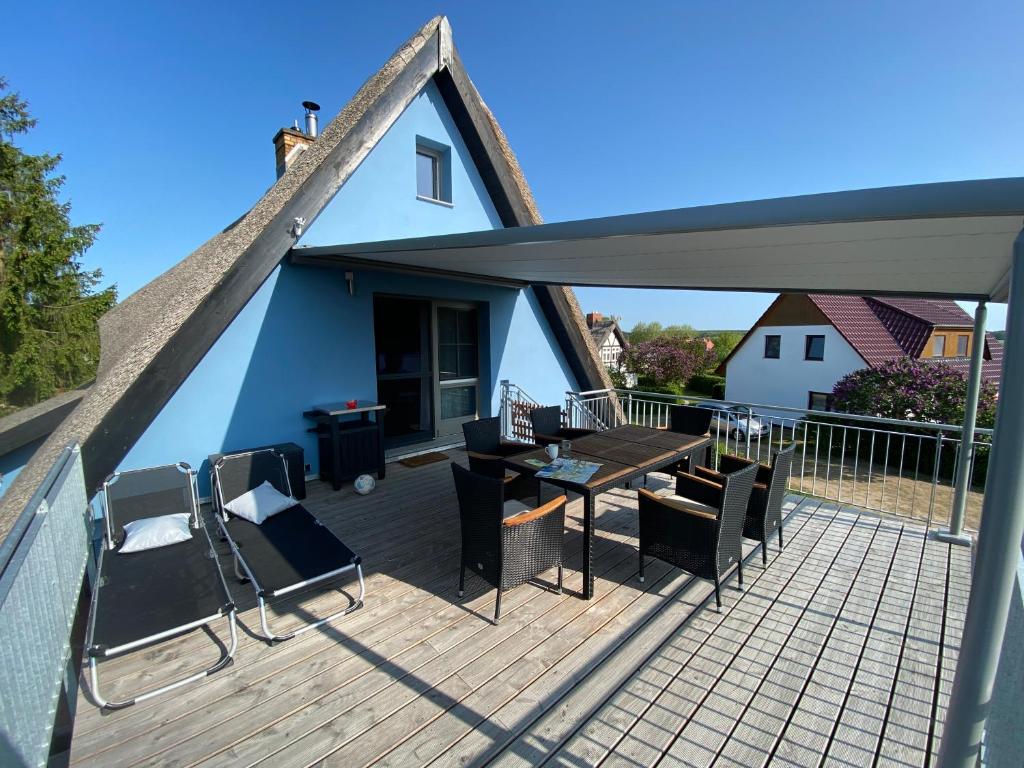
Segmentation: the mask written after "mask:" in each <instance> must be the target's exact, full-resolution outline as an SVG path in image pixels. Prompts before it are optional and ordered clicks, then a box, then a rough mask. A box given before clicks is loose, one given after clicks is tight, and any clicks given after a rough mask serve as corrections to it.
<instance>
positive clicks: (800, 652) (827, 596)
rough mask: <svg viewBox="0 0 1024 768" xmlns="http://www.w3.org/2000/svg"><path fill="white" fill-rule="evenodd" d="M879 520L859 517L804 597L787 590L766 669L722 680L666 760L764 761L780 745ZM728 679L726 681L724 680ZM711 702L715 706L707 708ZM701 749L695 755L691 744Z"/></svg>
mask: <svg viewBox="0 0 1024 768" xmlns="http://www.w3.org/2000/svg"><path fill="white" fill-rule="evenodd" d="M879 522H880V521H879V520H877V519H875V520H872V519H871V518H869V517H866V516H863V517H859V519H857V520H856V522H855V524H854V526H853V528H852V530H851V532H850V535H849V537H848V538H847V539H846V540H845V542H844V543H843V544H842V546H841V547H840V548H839V550H838V551H837V552H836V553H835V557H834V559H833V561H832V563H831V564H830V566H829V568H828V570H827V571H826V572H825V573H824V574H823V576H822V578H821V581H820V582H819V583H818V585H817V586H816V587H815V589H814V591H813V592H812V593H811V594H810V595H809V597H808V598H807V599H806V600H800V599H796V600H794V603H795V604H794V605H787V603H789V602H790V598H788V596H787V595H786V594H785V593H783V594H781V595H780V596H779V598H778V600H777V601H776V605H775V606H773V608H772V610H771V613H770V616H771V617H773V618H772V621H773V622H774V625H775V627H774V629H775V632H776V633H777V634H778V635H781V637H782V639H781V641H780V642H779V643H778V644H777V645H774V647H771V648H766V649H762V651H761V657H760V658H759V659H758V662H759V663H760V664H763V665H766V667H767V669H766V672H765V673H764V674H762V675H760V681H759V682H756V683H755V679H756V678H757V677H758V676H747V675H741V674H740V670H736V672H734V673H733V675H732V677H731V678H730V676H728V675H727V676H725V677H723V680H722V682H721V683H720V684H719V686H718V687H717V690H715V691H712V697H714V698H716V701H715V703H711V699H712V697H709V699H708V700H707V701H705V704H704V706H703V707H701V711H700V712H698V713H697V715H696V716H695V717H694V718H692V719H691V721H690V723H689V724H688V726H687V728H686V729H684V730H683V732H682V733H681V734H680V736H679V738H678V739H677V740H676V743H675V744H673V745H672V748H671V749H670V750H669V752H668V754H667V755H666V759H665V760H664V761H663V762H664V763H665V764H666V765H680V764H682V763H683V762H684V761H685V762H686V763H690V764H694V765H701V766H709V765H711V764H712V763H717V764H723V765H744V766H746V765H749V766H755V765H764V764H765V763H767V762H768V759H769V757H770V756H771V753H772V750H773V749H774V747H775V743H776V740H777V738H778V735H779V734H780V733H781V731H782V729H783V728H784V727H785V724H786V722H787V720H788V717H789V715H790V714H791V712H792V710H793V708H794V706H795V704H796V702H797V700H798V699H799V696H800V693H801V691H802V690H803V687H804V685H805V683H806V681H807V679H808V678H809V677H810V675H811V674H812V672H813V670H814V667H815V663H816V662H817V659H818V657H819V656H820V653H821V649H822V647H823V646H824V645H825V643H826V642H827V640H828V637H829V636H830V634H831V632H832V628H833V626H834V625H835V623H836V622H837V621H838V618H839V615H840V613H841V612H842V610H843V608H844V607H845V604H846V601H847V600H848V598H849V595H850V593H851V591H852V589H853V586H854V585H855V584H856V580H857V577H858V576H859V574H860V573H861V571H862V569H863V567H864V564H865V563H866V562H868V557H869V556H870V552H871V547H872V544H873V542H874V540H875V537H876V535H877V532H878V527H879ZM722 683H724V685H723V684H722ZM709 704H710V706H709ZM695 743H696V744H699V745H700V749H701V752H702V754H701V755H700V756H699V758H698V756H697V755H695V754H694V750H693V749H692V746H693V744H695Z"/></svg>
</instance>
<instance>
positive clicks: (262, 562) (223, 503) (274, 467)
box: [211, 449, 365, 641]
mask: <svg viewBox="0 0 1024 768" xmlns="http://www.w3.org/2000/svg"><path fill="white" fill-rule="evenodd" d="M211 474H212V476H213V489H214V490H213V492H214V501H215V503H216V505H217V512H218V515H217V522H218V524H219V525H220V527H221V531H222V532H223V534H224V537H225V538H226V539H227V541H228V544H229V545H230V547H231V551H232V552H233V553H234V557H235V574H236V575H237V576H238V577H239V578H240V579H243V580H248V581H249V582H251V584H252V586H253V588H254V589H255V590H256V597H257V603H258V605H259V612H260V626H261V628H262V630H263V635H262V636H263V637H264V638H265V639H267V640H271V641H273V640H287V639H289V638H292V637H295V636H296V635H299V634H302V633H303V632H307V631H309V630H310V629H314V628H315V627H319V626H321V625H322V624H326V623H327V622H329V621H332V620H334V619H336V618H338V617H339V616H344V615H346V614H349V613H351V612H352V611H354V610H356V609H358V608H360V607H361V606H362V604H363V596H364V594H365V585H364V583H363V569H362V565H361V560H360V558H359V556H358V555H356V554H355V553H354V552H353V551H352V550H351V549H349V548H348V547H347V546H345V544H344V543H342V541H341V540H340V539H339V538H338V537H337V536H335V535H334V534H333V533H332V532H331V530H330V529H329V528H327V527H326V526H325V525H324V524H323V523H321V522H320V521H319V520H318V519H317V518H316V517H315V516H314V515H312V514H311V513H310V512H309V511H308V510H306V508H305V507H303V506H302V505H301V504H299V503H298V502H296V503H295V504H294V505H291V506H290V507H288V508H287V509H285V510H284V511H281V512H278V513H277V514H274V515H272V516H271V517H268V518H267V519H266V520H264V521H263V522H262V523H260V524H258V525H257V524H256V523H253V522H250V521H249V520H246V519H243V518H241V517H239V516H237V515H235V514H233V513H231V512H230V511H229V510H228V509H227V507H228V506H230V505H231V502H232V500H234V499H237V498H239V497H240V496H242V495H243V494H245V493H247V492H249V491H252V490H253V489H255V488H258V487H259V486H260V485H261V484H263V483H264V482H269V483H270V485H272V486H273V487H274V489H276V491H278V492H279V493H280V494H283V495H284V496H291V486H290V484H289V481H288V464H287V460H286V459H285V457H284V456H283V455H282V454H280V453H278V452H276V451H274V450H272V449H268V450H261V451H251V452H249V453H241V454H234V455H231V456H224V457H222V458H221V459H219V460H218V461H217V463H216V464H214V465H213V469H212V473H211ZM349 571H355V574H356V577H357V578H358V579H359V596H358V597H357V598H356V599H355V600H353V601H352V602H351V603H350V604H349V606H348V607H347V608H345V609H344V610H342V611H338V612H337V613H334V614H331V615H330V616H327V617H325V618H322V619H319V620H316V621H312V622H310V623H308V624H307V625H306V626H304V627H302V628H301V629H298V630H295V631H294V632H290V633H288V634H285V635H278V634H276V633H274V632H273V631H272V630H271V629H270V626H269V623H268V620H267V611H266V603H267V601H268V600H270V599H271V598H275V597H280V596H282V595H287V594H289V593H292V592H296V591H298V590H300V589H304V588H306V587H310V586H312V585H314V584H319V583H321V582H325V581H328V580H330V579H334V578H336V577H338V576H341V575H342V574H345V573H348V572H349Z"/></svg>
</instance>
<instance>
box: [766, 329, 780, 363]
mask: <svg viewBox="0 0 1024 768" xmlns="http://www.w3.org/2000/svg"><path fill="white" fill-rule="evenodd" d="M781 349H782V337H781V336H775V335H769V336H765V337H764V356H765V357H767V358H770V359H772V360H778V359H779V352H780V350H781Z"/></svg>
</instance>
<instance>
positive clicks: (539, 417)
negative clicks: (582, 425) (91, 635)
mask: <svg viewBox="0 0 1024 768" xmlns="http://www.w3.org/2000/svg"><path fill="white" fill-rule="evenodd" d="M530 421H531V422H532V423H533V441H534V442H535V443H537V444H539V445H551V444H553V443H560V442H562V441H563V440H575V439H576V438H577V437H583V436H584V435H591V434H593V433H594V432H596V431H597V430H595V429H576V428H573V427H563V426H562V409H561V408H559V407H558V406H557V405H549V406H547V407H546V408H534V409H533V410H532V411H530Z"/></svg>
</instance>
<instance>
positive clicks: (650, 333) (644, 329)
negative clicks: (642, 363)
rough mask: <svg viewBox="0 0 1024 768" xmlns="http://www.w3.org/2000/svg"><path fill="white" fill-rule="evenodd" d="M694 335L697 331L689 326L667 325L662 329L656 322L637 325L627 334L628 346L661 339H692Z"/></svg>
mask: <svg viewBox="0 0 1024 768" xmlns="http://www.w3.org/2000/svg"><path fill="white" fill-rule="evenodd" d="M696 335H697V331H695V330H694V329H693V328H692V327H691V326H689V325H669V326H664V327H663V326H662V325H661V323H659V322H657V321H655V322H653V323H637V324H636V325H634V326H633V330H631V331H630V332H629V333H628V334H627V336H628V337H629V343H630V344H641V343H643V342H645V341H651V340H652V339H657V338H663V337H667V338H670V339H692V338H693V337H694V336H696Z"/></svg>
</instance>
